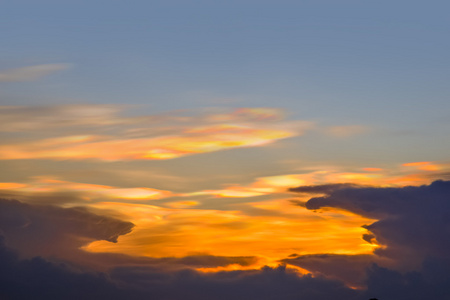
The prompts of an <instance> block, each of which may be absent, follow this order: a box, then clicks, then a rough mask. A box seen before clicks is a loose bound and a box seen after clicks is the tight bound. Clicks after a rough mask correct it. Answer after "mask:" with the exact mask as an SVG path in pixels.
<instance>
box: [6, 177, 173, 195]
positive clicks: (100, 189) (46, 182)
mask: <svg viewBox="0 0 450 300" xmlns="http://www.w3.org/2000/svg"><path fill="white" fill-rule="evenodd" d="M0 189H3V190H13V191H14V192H16V193H17V192H18V193H22V194H29V193H33V194H36V193H39V192H45V193H55V192H61V191H65V192H73V193H78V194H82V197H83V198H84V199H91V198H100V197H106V198H110V199H122V200H124V199H128V200H157V199H162V198H167V197H171V196H173V195H174V194H172V193H171V192H169V191H164V190H157V189H152V188H145V187H137V188H117V187H112V186H107V185H98V184H89V183H78V182H70V181H63V180H56V179H51V178H38V179H37V180H35V181H33V182H30V183H27V184H24V183H12V182H0Z"/></svg>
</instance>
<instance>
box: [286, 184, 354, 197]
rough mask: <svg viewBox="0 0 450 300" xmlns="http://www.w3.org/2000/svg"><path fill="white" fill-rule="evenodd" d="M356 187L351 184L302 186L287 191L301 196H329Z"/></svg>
mask: <svg viewBox="0 0 450 300" xmlns="http://www.w3.org/2000/svg"><path fill="white" fill-rule="evenodd" d="M356 187H359V185H357V184H353V183H334V184H320V185H303V186H299V187H295V188H290V189H289V191H291V192H297V193H303V194H327V195H329V194H331V193H333V192H335V191H337V190H342V189H346V188H356Z"/></svg>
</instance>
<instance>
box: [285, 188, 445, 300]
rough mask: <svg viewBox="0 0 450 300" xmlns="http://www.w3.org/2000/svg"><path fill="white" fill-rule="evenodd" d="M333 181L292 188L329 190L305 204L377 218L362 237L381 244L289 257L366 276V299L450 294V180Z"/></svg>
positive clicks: (316, 269)
mask: <svg viewBox="0 0 450 300" xmlns="http://www.w3.org/2000/svg"><path fill="white" fill-rule="evenodd" d="M330 186H334V185H330ZM330 186H326V187H325V188H324V187H323V186H317V188H313V187H305V188H302V187H299V188H295V189H292V191H298V192H304V191H314V193H316V192H317V191H322V193H324V194H326V195H325V196H322V197H314V198H311V199H310V200H309V201H307V202H306V203H304V204H302V206H305V207H306V208H307V209H310V210H318V209H320V208H324V207H334V208H339V209H344V210H347V211H350V212H353V213H356V214H359V215H362V216H365V217H368V218H373V219H377V221H375V222H374V223H372V224H369V225H365V226H364V227H365V228H367V229H368V230H369V231H370V233H368V234H365V235H364V236H363V237H362V238H363V239H364V240H366V241H368V242H374V241H375V240H376V241H377V242H378V243H379V244H380V245H382V247H379V248H377V249H376V250H375V251H374V254H373V255H363V256H361V255H356V256H355V255H330V254H324V255H307V256H296V257H290V258H288V259H285V260H284V262H286V263H289V264H294V265H297V266H300V267H302V268H305V269H307V270H310V271H311V272H313V273H317V274H324V275H327V276H329V277H331V278H333V277H335V278H340V279H342V280H346V281H347V282H352V281H353V282H355V281H354V280H355V279H357V276H363V277H365V280H364V281H365V284H366V286H367V288H366V290H365V291H364V293H363V294H362V295H361V296H360V297H361V299H369V298H373V297H376V298H378V299H393V300H394V299H395V300H406V299H417V300H419V299H442V300H443V299H450V277H449V275H448V274H449V273H450V230H449V228H450V181H442V180H438V181H435V182H433V183H431V184H430V185H423V186H406V187H399V188H394V187H390V188H381V187H364V186H342V185H338V188H335V187H331V188H330ZM374 262H376V263H374ZM367 266H369V267H368V268H367ZM364 268H365V269H366V270H365V276H364V273H362V272H361V271H362V269H364Z"/></svg>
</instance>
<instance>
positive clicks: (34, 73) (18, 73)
mask: <svg viewBox="0 0 450 300" xmlns="http://www.w3.org/2000/svg"><path fill="white" fill-rule="evenodd" d="M70 66H71V65H70V64H45V65H35V66H28V67H22V68H16V69H8V70H4V71H0V82H22V81H34V80H38V79H40V78H42V77H44V76H47V75H50V74H52V73H54V72H57V71H62V70H65V69H68V68H69V67H70Z"/></svg>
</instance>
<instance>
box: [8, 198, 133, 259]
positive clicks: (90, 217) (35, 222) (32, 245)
mask: <svg viewBox="0 0 450 300" xmlns="http://www.w3.org/2000/svg"><path fill="white" fill-rule="evenodd" d="M133 226H134V225H133V224H132V223H129V222H124V221H121V220H117V219H114V218H110V217H105V216H99V215H96V214H93V213H91V212H89V211H87V210H86V209H84V208H60V207H56V206H44V205H39V206H38V205H30V204H25V203H21V202H18V201H15V200H3V199H0V232H1V233H2V234H3V235H4V236H5V239H6V243H7V245H8V246H10V247H12V248H14V249H17V250H18V251H19V252H20V253H21V254H23V255H25V256H36V255H55V256H64V255H65V254H66V253H68V252H73V251H78V248H79V247H81V246H83V245H85V244H86V243H88V242H91V241H94V240H107V241H110V242H117V238H118V237H119V236H120V235H123V234H127V233H129V232H130V231H131V229H132V228H133Z"/></svg>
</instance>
